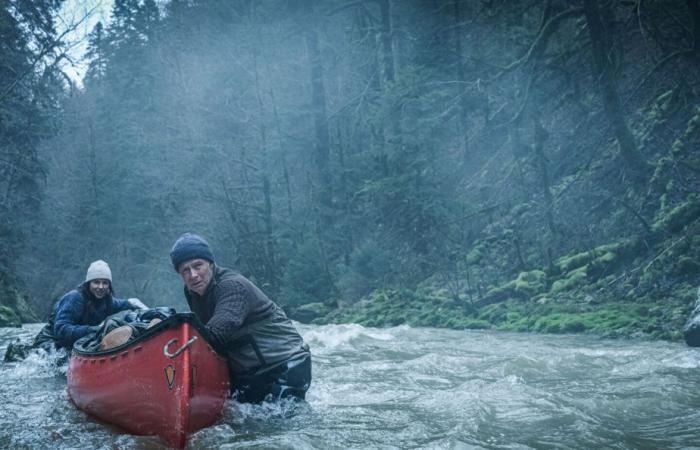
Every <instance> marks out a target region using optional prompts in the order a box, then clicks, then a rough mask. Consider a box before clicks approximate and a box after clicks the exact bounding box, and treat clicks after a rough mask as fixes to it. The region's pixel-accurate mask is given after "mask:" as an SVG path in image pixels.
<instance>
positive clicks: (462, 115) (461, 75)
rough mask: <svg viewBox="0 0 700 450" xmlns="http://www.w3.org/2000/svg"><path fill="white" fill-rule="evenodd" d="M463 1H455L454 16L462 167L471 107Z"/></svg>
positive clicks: (465, 151) (467, 146) (466, 158)
mask: <svg viewBox="0 0 700 450" xmlns="http://www.w3.org/2000/svg"><path fill="white" fill-rule="evenodd" d="M460 2H461V0H453V15H454V22H455V23H454V37H453V39H454V42H455V55H456V57H457V64H456V68H455V69H456V72H457V73H456V75H457V86H459V89H458V91H457V95H459V98H460V100H459V136H460V138H461V140H462V165H465V164H466V162H467V161H468V160H469V124H468V120H469V114H468V111H469V105H468V104H467V96H466V95H465V89H464V82H465V81H466V76H465V72H466V70H465V67H464V59H463V55H462V33H461V24H462V20H463V18H462V9H461V5H460Z"/></svg>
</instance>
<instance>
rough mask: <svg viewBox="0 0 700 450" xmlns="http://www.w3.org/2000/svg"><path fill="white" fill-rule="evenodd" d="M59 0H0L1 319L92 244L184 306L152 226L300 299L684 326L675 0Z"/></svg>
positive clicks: (385, 312) (686, 299)
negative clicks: (190, 239) (79, 1)
mask: <svg viewBox="0 0 700 450" xmlns="http://www.w3.org/2000/svg"><path fill="white" fill-rule="evenodd" d="M62 3H64V2H61V1H35V2H22V1H19V0H7V1H3V2H2V5H3V7H2V8H0V13H1V14H2V18H1V19H0V21H1V24H2V31H1V33H2V50H1V53H0V59H2V61H3V64H2V67H0V138H1V140H2V144H1V148H0V195H2V199H1V200H0V238H1V240H0V250H1V252H0V276H1V277H0V281H1V286H0V288H1V289H2V292H4V293H5V294H4V297H3V298H4V299H0V304H3V305H6V306H8V307H9V308H10V309H14V310H16V311H18V313H17V314H18V315H19V317H20V319H21V320H23V321H43V320H45V317H46V315H47V314H48V312H49V310H50V307H51V305H52V303H53V302H54V301H55V300H56V299H57V298H58V297H59V296H61V295H62V294H63V293H65V292H66V291H67V290H69V289H71V288H73V287H74V286H76V285H77V284H79V283H80V282H81V281H83V279H84V274H85V270H86V268H87V266H88V264H89V263H90V262H91V261H93V260H96V259H104V260H105V261H108V262H109V264H110V266H111V267H112V272H113V279H114V288H115V293H116V295H117V296H118V297H138V298H140V299H141V300H142V301H143V302H145V303H146V304H148V305H152V306H161V305H173V306H177V307H178V308H183V307H185V303H184V297H183V295H182V282H181V280H180V279H179V277H178V276H177V274H176V273H175V271H174V270H173V268H172V265H171V264H170V259H169V256H168V253H169V251H170V248H171V246H172V244H173V242H174V241H175V240H176V239H177V237H178V236H180V235H181V234H182V233H184V232H195V233H197V234H200V235H201V236H204V237H205V238H206V239H207V240H208V241H209V243H210V244H211V247H212V249H213V250H214V254H215V256H216V259H217V263H219V264H220V265H222V266H226V267H232V268H235V269H236V270H238V271H240V272H241V273H243V274H244V275H246V276H247V277H249V278H250V279H252V280H253V281H254V282H255V283H256V284H257V285H259V286H260V287H261V288H262V289H264V290H265V291H266V292H267V293H268V294H269V295H270V297H272V298H273V299H275V300H276V301H277V302H278V303H280V305H282V306H283V307H284V308H285V310H287V312H288V313H289V314H290V316H291V317H292V318H294V319H296V320H300V321H303V322H311V321H315V323H325V322H334V321H340V322H348V321H352V322H360V323H365V324H368V325H397V324H400V323H408V324H410V325H427V326H441V327H450V328H488V327H496V328H499V329H504V330H515V331H525V330H534V331H549V332H561V331H593V332H596V331H602V332H610V331H611V330H612V331H613V332H615V333H619V334H631V333H635V332H643V333H648V334H651V335H654V336H656V337H660V338H667V339H677V338H678V337H679V336H680V327H681V325H682V323H683V321H684V320H685V319H686V317H687V315H688V313H689V311H690V310H691V309H692V304H693V301H694V300H695V290H696V289H697V284H698V274H700V245H699V243H700V229H699V228H700V226H699V225H698V220H697V219H698V217H700V198H699V197H698V194H697V192H698V188H699V186H698V185H699V183H698V181H699V178H698V171H699V170H700V155H699V147H700V146H699V145H698V142H700V106H699V105H700V102H699V101H698V99H699V98H700V97H699V96H700V91H699V88H700V85H699V80H700V73H699V72H700V70H699V69H700V5H699V2H698V1H697V0H688V1H687V2H686V1H669V2H635V1H621V0H615V1H597V0H579V1H573V2H572V1H563V0H546V1H545V0H539V1H523V2H506V1H490V0H478V1H477V0H475V1H465V0H444V1H433V0H405V1H399V0H359V1H354V0H324V1H309V0H263V1H251V0H247V1H246V0H244V1H233V0H226V1H224V0H220V1H204V0H201V1H200V0H171V1H157V2H156V1H153V0H141V1H139V0H115V1H114V2H113V4H112V5H111V8H109V4H101V8H102V9H99V8H98V9H92V10H91V9H87V8H81V9H79V8H72V7H71V4H63V5H62ZM66 3H68V2H66ZM61 6H62V7H61ZM98 6H99V5H98ZM105 8H106V9H107V10H108V12H107V14H108V17H109V20H107V21H99V20H97V19H96V18H95V17H96V15H98V14H102V11H103V10H104V9H105ZM68 13H71V15H70V17H67V16H68ZM84 13H87V14H91V15H92V16H91V17H88V18H85V17H82V16H81V14H84ZM78 22H80V26H81V27H85V24H86V23H87V24H90V27H89V30H88V32H87V34H85V36H84V41H83V42H84V43H83V45H84V47H71V46H70V45H68V41H67V40H66V39H64V38H65V37H66V34H63V33H65V31H66V30H68V29H71V27H73V28H75V29H76V30H77V29H78V26H77V25H76V24H77V23H78ZM79 35H80V34H79V33H78V34H77V36H79ZM71 36H73V39H79V37H78V38H76V37H75V36H76V35H74V34H71ZM73 45H78V44H76V43H75V42H74V43H73ZM76 48H77V50H76ZM81 48H84V51H83V50H80V49H81ZM76 74H77V75H76ZM76 76H80V77H81V78H80V80H79V81H78V80H76ZM7 293H11V294H7ZM8 299H9V300H8ZM23 302H24V303H26V305H25V306H21V304H22V303H23ZM620 311H625V312H624V317H620V316H621V313H620ZM612 316H614V318H611V317H612ZM543 320H544V321H543ZM606 321H607V322H606Z"/></svg>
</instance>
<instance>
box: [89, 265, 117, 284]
mask: <svg viewBox="0 0 700 450" xmlns="http://www.w3.org/2000/svg"><path fill="white" fill-rule="evenodd" d="M92 280H109V282H110V283H111V282H112V271H111V270H109V264H107V263H106V262H104V261H102V260H101V259H98V260H97V261H93V263H92V264H90V267H88V270H87V275H86V276H85V282H88V281H92Z"/></svg>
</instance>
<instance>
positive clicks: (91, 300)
mask: <svg viewBox="0 0 700 450" xmlns="http://www.w3.org/2000/svg"><path fill="white" fill-rule="evenodd" d="M140 306H143V304H141V303H140V302H138V303H136V302H132V301H131V299H130V300H125V299H119V298H115V297H113V288H112V271H111V269H110V268H109V265H108V264H107V263H106V262H104V261H102V260H97V261H94V262H92V263H91V264H90V267H88V270H87V274H86V275H85V281H84V282H83V283H81V284H80V285H79V286H78V287H77V288H76V289H73V290H71V291H70V292H68V293H66V294H65V295H64V296H63V297H61V299H60V300H59V301H58V302H57V303H56V304H55V305H54V306H53V308H52V311H51V315H50V316H49V320H48V323H47V324H46V325H45V326H44V328H42V329H41V331H40V332H39V334H37V336H36V337H35V338H34V342H33V343H32V344H31V345H26V344H21V343H12V344H10V346H8V348H7V352H6V353H5V361H16V360H20V359H23V358H24V357H25V356H26V354H27V352H28V351H29V350H31V349H34V348H42V349H44V350H46V351H52V350H56V349H61V348H65V349H66V350H70V349H71V347H72V346H73V343H74V342H75V341H77V340H78V339H80V338H81V337H83V336H85V335H86V334H88V333H91V332H96V331H98V330H99V328H100V324H101V323H102V321H103V320H104V319H105V318H107V317H108V316H110V315H112V314H115V313H118V312H120V311H124V310H127V309H139V307H140Z"/></svg>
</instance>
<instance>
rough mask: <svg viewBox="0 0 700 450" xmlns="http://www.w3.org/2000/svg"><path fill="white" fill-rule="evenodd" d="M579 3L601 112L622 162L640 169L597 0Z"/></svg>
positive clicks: (608, 36)
mask: <svg viewBox="0 0 700 450" xmlns="http://www.w3.org/2000/svg"><path fill="white" fill-rule="evenodd" d="M583 4H584V13H585V15H586V22H587V24H588V32H589V35H590V38H591V47H592V51H593V61H594V63H595V68H596V72H597V73H598V77H599V79H598V81H599V82H600V85H601V90H602V96H603V107H604V108H605V113H606V114H607V116H608V119H609V120H610V122H611V124H612V127H613V131H614V133H615V137H616V139H617V143H618V145H619V147H620V154H621V155H622V158H623V160H624V162H625V165H626V166H627V168H629V169H631V170H633V171H635V172H638V173H639V172H643V171H644V167H645V163H644V160H643V159H642V156H641V154H640V153H639V150H638V148H637V146H636V144H635V141H634V136H633V135H632V132H631V131H630V129H629V127H628V126H627V122H626V121H625V117H624V111H623V110H622V104H621V102H620V96H619V95H618V92H617V88H616V86H615V78H614V74H613V68H612V66H611V64H610V60H609V58H608V54H607V52H606V48H608V46H606V44H605V43H606V42H610V41H611V40H612V39H611V37H612V36H610V35H608V33H607V30H606V29H605V26H604V24H603V21H602V19H601V15H600V11H599V9H598V0H584V2H583Z"/></svg>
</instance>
